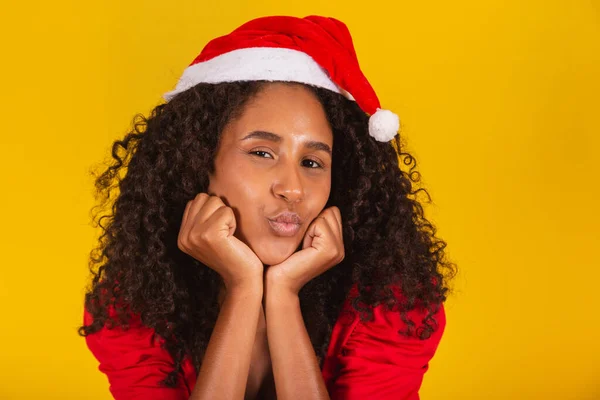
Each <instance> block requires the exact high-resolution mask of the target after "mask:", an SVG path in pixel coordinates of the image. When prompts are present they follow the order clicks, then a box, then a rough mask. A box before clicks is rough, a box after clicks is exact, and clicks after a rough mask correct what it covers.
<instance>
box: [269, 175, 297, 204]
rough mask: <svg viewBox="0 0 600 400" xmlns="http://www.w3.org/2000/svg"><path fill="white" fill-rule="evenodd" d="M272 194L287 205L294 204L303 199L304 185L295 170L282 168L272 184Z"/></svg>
mask: <svg viewBox="0 0 600 400" xmlns="http://www.w3.org/2000/svg"><path fill="white" fill-rule="evenodd" d="M272 191H273V194H274V195H275V196H276V197H278V198H281V199H284V200H286V201H287V202H288V203H296V202H299V201H302V199H304V185H303V184H302V177H301V176H300V171H298V169H297V168H294V167H290V166H285V167H284V166H282V168H281V171H280V173H279V174H278V176H277V178H276V179H275V181H274V182H273V186H272Z"/></svg>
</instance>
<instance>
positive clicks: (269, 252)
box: [250, 241, 299, 265]
mask: <svg viewBox="0 0 600 400" xmlns="http://www.w3.org/2000/svg"><path fill="white" fill-rule="evenodd" d="M298 245H299V243H296V242H295V241H294V242H290V243H285V244H283V243H282V244H279V245H276V243H274V242H273V241H270V242H268V243H258V244H257V245H256V246H250V248H251V249H252V251H254V253H255V254H256V255H257V256H258V258H259V259H260V261H262V263H263V264H265V265H277V264H280V263H282V262H284V261H285V260H287V259H288V258H289V257H290V256H291V255H292V254H294V253H295V252H296V250H297V249H298Z"/></svg>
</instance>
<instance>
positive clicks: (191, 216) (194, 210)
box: [186, 193, 209, 229]
mask: <svg viewBox="0 0 600 400" xmlns="http://www.w3.org/2000/svg"><path fill="white" fill-rule="evenodd" d="M208 198H209V196H208V194H206V193H198V194H197V195H196V197H194V199H193V200H191V204H190V209H189V210H188V216H187V220H186V227H187V228H188V229H189V228H190V227H191V225H192V223H193V221H194V220H195V219H196V215H198V211H200V209H201V208H202V206H204V203H206V201H207V200H208Z"/></svg>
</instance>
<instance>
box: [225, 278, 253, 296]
mask: <svg viewBox="0 0 600 400" xmlns="http://www.w3.org/2000/svg"><path fill="white" fill-rule="evenodd" d="M224 286H225V287H224V289H225V295H226V296H244V297H246V296H257V297H262V295H263V282H262V280H261V279H252V280H245V281H240V282H224Z"/></svg>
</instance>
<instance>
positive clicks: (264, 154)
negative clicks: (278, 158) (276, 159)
mask: <svg viewBox="0 0 600 400" xmlns="http://www.w3.org/2000/svg"><path fill="white" fill-rule="evenodd" d="M250 154H254V155H256V156H258V157H260V158H273V156H272V155H271V153H269V152H267V151H264V150H256V151H251V152H250Z"/></svg>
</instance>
